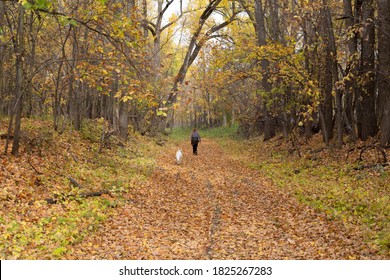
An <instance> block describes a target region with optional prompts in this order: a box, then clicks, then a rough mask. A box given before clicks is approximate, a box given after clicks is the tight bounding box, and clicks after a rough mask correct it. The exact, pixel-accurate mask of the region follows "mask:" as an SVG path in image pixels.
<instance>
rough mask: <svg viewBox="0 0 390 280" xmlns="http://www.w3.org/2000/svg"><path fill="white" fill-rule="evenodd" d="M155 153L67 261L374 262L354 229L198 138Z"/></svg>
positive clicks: (374, 256) (374, 255)
mask: <svg viewBox="0 0 390 280" xmlns="http://www.w3.org/2000/svg"><path fill="white" fill-rule="evenodd" d="M180 146H181V147H182V148H183V153H184V162H183V164H182V165H177V164H176V163H175V159H174V155H175V152H176V149H177V146H173V145H168V146H166V147H162V148H161V149H160V154H159V155H158V162H157V168H156V169H155V171H154V173H153V174H152V175H151V177H150V178H149V179H148V180H147V181H145V182H140V183H139V184H136V185H135V186H134V187H133V188H132V189H131V191H129V192H128V193H127V194H126V203H124V204H123V205H122V206H120V207H117V208H115V209H117V211H114V214H113V215H112V216H111V217H110V218H108V219H107V220H106V221H105V222H104V223H103V225H102V226H101V227H100V228H99V229H98V230H97V231H96V232H95V233H94V234H90V235H88V236H87V237H86V238H84V240H83V241H81V243H78V244H77V246H74V247H73V248H72V249H71V250H68V251H67V253H66V254H64V255H63V258H67V259H377V258H384V256H383V255H380V254H378V249H377V248H376V247H374V246H372V245H368V244H369V243H367V242H366V241H365V240H364V237H363V233H362V232H360V230H359V227H346V226H345V225H344V223H343V222H342V221H341V220H339V219H334V220H330V219H329V218H328V216H327V215H326V214H325V213H324V212H322V211H317V210H314V208H312V207H309V206H306V205H305V204H303V203H302V202H298V200H297V199H296V198H295V197H293V196H291V195H289V194H287V192H283V191H282V190H281V189H280V188H277V187H275V186H273V185H272V184H270V183H269V181H267V180H265V179H263V177H262V176H261V175H260V173H259V172H258V171H257V170H255V169H251V168H249V167H248V166H247V165H246V164H244V163H242V162H240V161H238V160H234V159H233V158H232V157H230V156H228V155H227V154H226V153H224V152H223V150H222V149H221V148H220V146H219V145H218V144H217V143H216V142H214V141H213V140H209V139H204V140H203V142H202V143H201V144H200V147H199V155H198V156H193V155H192V152H191V146H190V145H189V144H188V142H184V143H181V144H180Z"/></svg>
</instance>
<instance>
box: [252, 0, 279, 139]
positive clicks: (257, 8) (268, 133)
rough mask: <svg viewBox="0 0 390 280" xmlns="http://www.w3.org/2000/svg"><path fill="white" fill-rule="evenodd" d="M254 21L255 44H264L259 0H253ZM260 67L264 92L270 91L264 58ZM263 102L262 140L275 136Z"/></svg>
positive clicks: (266, 61)
mask: <svg viewBox="0 0 390 280" xmlns="http://www.w3.org/2000/svg"><path fill="white" fill-rule="evenodd" d="M255 21H256V25H255V27H256V35H257V45H258V46H265V45H266V44H267V41H266V28H265V18H264V10H263V4H262V3H261V0H255ZM260 63H261V69H262V74H263V75H262V81H261V84H262V88H263V90H264V91H265V92H267V93H268V92H270V91H271V84H270V83H269V82H268V79H269V74H268V67H269V62H268V60H266V59H262V60H261V62H260ZM262 103H263V104H262V105H263V115H264V118H265V120H264V141H267V140H269V139H271V138H272V137H274V136H275V122H274V119H273V118H272V116H271V115H270V114H269V111H268V108H267V100H264V101H263V102H262Z"/></svg>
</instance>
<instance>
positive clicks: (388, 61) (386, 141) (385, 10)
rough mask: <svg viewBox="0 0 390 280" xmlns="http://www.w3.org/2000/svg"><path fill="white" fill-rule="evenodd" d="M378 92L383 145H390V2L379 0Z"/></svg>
mask: <svg viewBox="0 0 390 280" xmlns="http://www.w3.org/2000/svg"><path fill="white" fill-rule="evenodd" d="M377 4H378V17H379V24H378V72H377V73H378V94H379V102H378V104H379V120H380V129H381V140H380V142H381V145H383V146H386V145H390V2H389V1H387V0H378V3H377Z"/></svg>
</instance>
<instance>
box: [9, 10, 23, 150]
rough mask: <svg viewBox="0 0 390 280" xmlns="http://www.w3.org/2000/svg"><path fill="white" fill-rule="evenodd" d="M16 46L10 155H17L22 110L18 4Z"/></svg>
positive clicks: (20, 11) (20, 33) (20, 34)
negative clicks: (13, 116)
mask: <svg viewBox="0 0 390 280" xmlns="http://www.w3.org/2000/svg"><path fill="white" fill-rule="evenodd" d="M18 21H19V22H18V30H17V46H16V63H15V66H16V80H15V109H16V111H15V130H14V139H13V143H12V152H11V153H12V154H13V155H14V156H18V155H19V143H20V126H21V119H22V108H23V86H22V84H23V53H24V8H23V6H22V4H19V20H18Z"/></svg>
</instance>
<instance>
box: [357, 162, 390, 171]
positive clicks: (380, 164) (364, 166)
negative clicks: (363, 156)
mask: <svg viewBox="0 0 390 280" xmlns="http://www.w3.org/2000/svg"><path fill="white" fill-rule="evenodd" d="M389 165H390V164H389V163H388V162H386V163H377V164H369V165H363V166H358V167H354V168H353V170H363V169H366V168H372V167H377V166H383V167H386V166H389Z"/></svg>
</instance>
